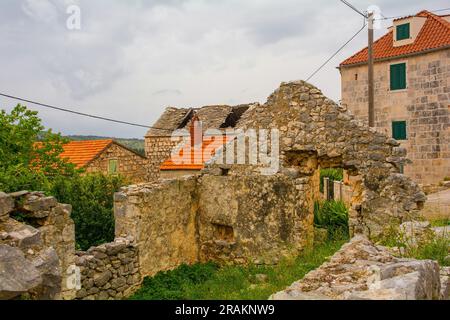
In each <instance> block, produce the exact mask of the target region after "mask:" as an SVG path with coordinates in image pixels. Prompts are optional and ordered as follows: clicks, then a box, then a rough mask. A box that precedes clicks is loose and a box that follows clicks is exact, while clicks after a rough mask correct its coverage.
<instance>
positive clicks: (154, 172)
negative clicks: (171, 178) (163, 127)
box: [145, 136, 181, 181]
mask: <svg viewBox="0 0 450 320" xmlns="http://www.w3.org/2000/svg"><path fill="white" fill-rule="evenodd" d="M180 141H181V138H180V139H179V140H176V139H175V140H174V141H172V138H171V137H170V136H169V137H167V136H148V137H145V154H146V156H147V159H148V169H147V170H148V172H147V174H148V177H149V181H153V180H156V179H158V178H159V177H160V171H159V167H160V166H161V164H162V163H163V162H164V161H166V160H167V159H169V158H170V156H171V153H172V151H173V148H174V147H175V146H177V144H178V143H179V142H180Z"/></svg>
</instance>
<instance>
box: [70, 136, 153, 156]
mask: <svg viewBox="0 0 450 320" xmlns="http://www.w3.org/2000/svg"><path fill="white" fill-rule="evenodd" d="M66 138H68V139H70V140H73V141H84V140H105V139H113V140H115V141H117V142H119V143H120V144H123V145H124V146H126V147H128V148H130V149H133V150H134V151H136V152H138V153H140V154H142V155H145V149H144V140H143V139H122V138H114V137H100V136H66Z"/></svg>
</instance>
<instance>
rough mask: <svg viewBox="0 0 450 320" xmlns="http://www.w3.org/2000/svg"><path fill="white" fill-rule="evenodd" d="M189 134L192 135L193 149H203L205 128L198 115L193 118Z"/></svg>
mask: <svg viewBox="0 0 450 320" xmlns="http://www.w3.org/2000/svg"><path fill="white" fill-rule="evenodd" d="M189 133H190V135H191V147H196V148H198V147H201V146H202V143H203V128H202V122H201V121H200V119H199V117H198V115H197V113H195V114H194V116H193V117H192V120H191V124H190V127H189Z"/></svg>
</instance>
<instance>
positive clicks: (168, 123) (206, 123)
mask: <svg viewBox="0 0 450 320" xmlns="http://www.w3.org/2000/svg"><path fill="white" fill-rule="evenodd" d="M254 105H256V104H248V105H238V106H227V105H215V106H205V107H202V108H197V109H195V108H173V107H169V108H167V109H166V110H165V112H164V113H163V114H162V115H161V117H160V118H159V119H158V121H156V123H155V124H154V125H153V126H152V128H151V129H150V130H149V131H148V132H147V134H146V136H145V153H146V156H147V158H148V161H149V173H148V174H149V177H150V179H153V180H154V179H157V178H159V177H173V176H180V175H186V174H188V175H189V174H192V173H194V172H198V171H200V170H201V169H202V168H203V166H204V163H205V162H207V161H208V160H210V157H206V159H202V160H201V162H200V163H196V164H194V165H180V164H179V165H174V162H173V159H171V158H172V151H173V150H174V148H175V147H176V146H177V145H178V144H179V143H180V142H181V141H182V139H187V140H186V141H188V140H189V135H190V134H191V132H192V125H193V123H194V122H195V121H193V119H194V120H198V123H199V124H201V129H199V130H200V131H201V132H202V138H201V139H202V141H203V143H202V145H204V146H203V148H206V147H207V146H208V144H209V143H210V142H211V140H214V137H213V136H212V135H208V134H207V131H208V130H215V131H216V133H217V132H218V130H220V131H222V132H225V130H227V129H232V128H235V127H236V125H237V123H238V122H239V120H240V119H241V118H242V115H243V114H244V113H245V112H246V111H247V110H249V108H250V107H252V106H254ZM194 117H195V118H194ZM182 129H184V130H185V135H186V136H185V137H183V134H177V136H176V137H172V134H173V133H174V132H175V131H176V130H182ZM204 136H209V137H208V138H204ZM215 136H216V137H218V136H217V134H216V135H215ZM216 141H217V140H216ZM225 142H226V141H225V140H223V143H225ZM183 149H185V148H183ZM193 149H194V148H193ZM197 151H198V152H199V151H200V150H197ZM203 151H204V150H203V149H202V152H201V153H203ZM213 151H214V150H213ZM194 155H195V152H194V150H193V151H192V154H191V157H194Z"/></svg>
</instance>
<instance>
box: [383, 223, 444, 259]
mask: <svg viewBox="0 0 450 320" xmlns="http://www.w3.org/2000/svg"><path fill="white" fill-rule="evenodd" d="M418 240H419V241H418V243H416V242H415V241H411V239H408V238H407V237H405V235H404V234H402V233H401V232H399V230H398V228H396V227H391V228H389V229H387V230H386V231H385V232H384V234H383V237H382V238H381V239H380V244H381V245H383V246H386V247H391V248H393V247H396V248H401V249H402V250H401V252H402V254H401V256H402V257H403V258H413V259H419V260H434V261H437V262H439V264H440V265H441V266H450V263H449V261H448V260H446V257H447V256H448V253H449V248H450V236H449V235H448V234H444V235H434V234H431V235H429V236H426V237H422V238H420V239H418Z"/></svg>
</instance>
